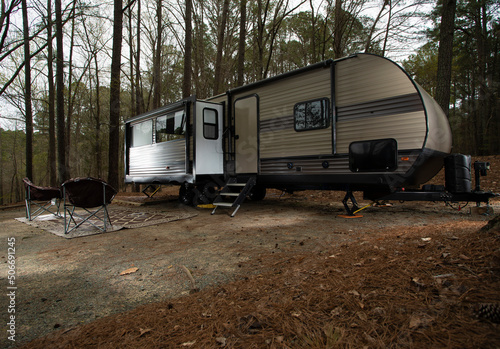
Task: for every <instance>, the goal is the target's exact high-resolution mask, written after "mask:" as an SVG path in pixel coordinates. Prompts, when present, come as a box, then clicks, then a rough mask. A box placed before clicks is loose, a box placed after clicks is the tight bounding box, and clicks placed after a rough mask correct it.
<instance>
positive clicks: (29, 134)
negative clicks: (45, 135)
mask: <svg viewBox="0 0 500 349" xmlns="http://www.w3.org/2000/svg"><path fill="white" fill-rule="evenodd" d="M22 8H23V32H24V33H23V34H24V77H25V80H24V84H25V86H24V106H25V118H26V177H28V178H30V179H31V180H33V111H32V109H31V55H30V33H29V23H28V6H27V4H26V0H22Z"/></svg>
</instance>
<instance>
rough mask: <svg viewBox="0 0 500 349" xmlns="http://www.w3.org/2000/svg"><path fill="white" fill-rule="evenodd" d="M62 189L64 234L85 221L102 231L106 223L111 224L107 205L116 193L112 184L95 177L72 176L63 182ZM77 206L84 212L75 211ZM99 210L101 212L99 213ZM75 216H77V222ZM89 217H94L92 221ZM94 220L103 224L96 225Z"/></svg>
mask: <svg viewBox="0 0 500 349" xmlns="http://www.w3.org/2000/svg"><path fill="white" fill-rule="evenodd" d="M62 190H63V197H64V233H65V234H68V233H70V232H71V231H73V230H75V229H77V228H78V227H80V226H81V225H82V224H83V223H85V222H87V223H89V224H91V225H93V226H94V227H95V228H97V229H99V230H100V231H102V232H105V231H106V226H107V223H109V224H111V220H110V218H109V213H108V205H109V204H110V203H111V201H112V200H113V198H114V197H115V195H116V193H117V191H116V190H115V189H114V188H113V187H112V186H110V185H109V184H108V183H106V182H105V181H103V180H101V179H97V178H92V177H87V178H74V179H70V180H67V181H66V182H64V183H63V184H62ZM77 207H79V208H83V209H84V210H85V212H83V213H81V212H79V213H77V212H75V209H76V208H77ZM101 212H102V214H100V215H99V213H101ZM75 218H78V222H77V220H76V219H75ZM91 219H94V222H92V221H91ZM96 220H97V221H100V222H102V223H103V224H104V226H103V227H101V226H98V225H97V224H96V222H95V221H96ZM72 224H73V225H72Z"/></svg>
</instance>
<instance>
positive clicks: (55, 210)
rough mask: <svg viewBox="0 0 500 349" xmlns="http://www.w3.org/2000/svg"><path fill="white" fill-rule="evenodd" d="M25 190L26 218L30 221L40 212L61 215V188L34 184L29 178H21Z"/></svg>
mask: <svg viewBox="0 0 500 349" xmlns="http://www.w3.org/2000/svg"><path fill="white" fill-rule="evenodd" d="M23 182H24V189H25V192H26V197H25V203H26V218H28V220H30V221H32V220H33V219H35V218H36V217H38V216H40V215H41V214H42V213H44V212H45V213H49V214H53V215H54V216H56V217H61V213H60V209H59V207H60V205H61V198H62V195H61V190H60V189H59V188H54V187H40V186H37V185H34V184H33V183H32V182H31V181H30V180H29V178H23Z"/></svg>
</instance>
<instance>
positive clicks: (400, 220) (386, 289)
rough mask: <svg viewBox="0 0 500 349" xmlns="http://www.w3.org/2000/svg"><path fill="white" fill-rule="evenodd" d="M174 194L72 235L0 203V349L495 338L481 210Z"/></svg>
mask: <svg viewBox="0 0 500 349" xmlns="http://www.w3.org/2000/svg"><path fill="white" fill-rule="evenodd" d="M488 160H489V161H491V163H492V171H491V173H490V174H489V175H488V176H487V177H485V178H483V181H482V183H483V188H485V189H491V190H493V191H494V192H500V156H495V157H489V158H488ZM440 176H441V177H442V175H439V176H438V177H437V178H436V179H435V180H434V181H433V182H435V183H440V182H442V180H441V177H440ZM175 194H176V188H165V189H163V190H162V192H161V193H160V195H161V197H162V199H163V201H162V202H161V203H158V204H156V205H154V206H153V205H152V206H134V207H135V209H137V210H138V211H140V210H151V209H154V210H160V211H166V212H169V211H172V210H196V211H197V213H198V215H197V216H196V217H193V218H190V219H187V220H180V221H175V222H170V223H165V224H160V225H157V226H149V227H143V228H136V229H128V230H121V231H117V232H112V233H107V234H101V235H93V236H87V237H81V238H75V239H71V240H66V239H63V238H61V237H57V236H55V235H52V234H50V233H47V232H45V231H43V230H40V229H37V228H33V227H31V226H27V225H25V224H23V223H20V222H18V221H16V220H14V218H16V217H21V216H23V214H24V209H23V208H10V209H3V210H0V222H1V223H0V224H1V228H0V235H1V239H2V241H4V245H3V246H4V247H3V250H2V253H0V255H1V256H2V259H3V260H4V265H5V266H7V265H8V264H7V260H8V252H7V251H8V245H7V241H8V238H10V237H14V238H15V248H16V250H15V257H16V271H17V274H16V285H17V289H16V293H15V294H16V296H15V300H14V306H15V315H16V316H15V326H14V327H15V339H16V341H15V342H13V341H11V340H9V338H8V336H9V333H8V332H6V331H5V330H4V331H3V335H2V338H0V340H1V342H0V346H1V347H15V346H21V347H24V348H75V347H80V348H117V347H120V348H139V347H141V348H183V347H191V348H262V347H268V348H304V347H308V348H326V347H345V348H388V347H405V348H406V347H407V348H423V347H425V348H429V347H448V348H498V347H500V328H499V326H500V325H499V324H498V322H499V317H500V292H499V289H500V231H499V228H498V225H497V226H496V227H491V228H488V229H486V228H485V229H483V230H481V231H480V229H481V228H483V227H484V226H485V225H486V224H487V223H488V221H490V220H492V219H493V217H494V216H492V215H490V216H485V215H481V214H478V213H475V212H472V213H471V210H470V209H471V206H470V205H469V206H467V207H465V208H461V209H460V210H457V208H458V205H455V209H454V208H451V207H449V206H445V205H444V204H442V203H416V202H414V203H409V202H408V203H399V202H393V203H392V204H393V205H392V206H391V207H369V208H367V209H365V210H363V211H362V214H363V217H362V218H358V219H346V218H341V217H339V216H338V215H339V214H341V213H343V209H342V204H341V203H340V199H341V195H340V194H339V193H330V192H313V191H308V192H302V193H296V194H286V195H283V196H281V193H280V192H276V191H272V192H270V193H269V194H268V195H267V197H266V199H265V200H263V201H262V202H246V203H245V204H244V205H243V206H242V208H241V209H240V211H239V212H238V213H237V215H236V216H235V217H234V218H230V217H229V215H228V214H227V211H224V210H222V209H221V210H220V211H217V213H216V214H215V215H213V216H212V215H210V210H207V209H200V208H198V209H194V208H188V207H185V206H181V205H179V204H178V203H177V202H176V197H175ZM129 195H130V194H126V193H121V194H120V196H119V197H118V199H120V200H119V201H121V200H129V201H141V200H142V201H144V199H139V198H137V197H135V199H134V198H130V197H129V198H126V197H127V196H129ZM358 200H359V201H360V204H361V205H364V204H369V202H365V201H363V200H362V199H361V197H358ZM113 205H118V204H117V203H114V204H113ZM462 205H463V203H462ZM492 207H493V208H494V210H495V212H496V213H499V212H500V200H498V199H495V200H493V201H492ZM472 211H474V210H472ZM131 268H133V269H131ZM135 268H137V269H135ZM3 270H7V268H5V269H3ZM126 270H130V273H128V274H126V275H120V274H121V273H122V272H123V271H126ZM0 283H1V284H2V285H3V286H2V287H3V288H4V291H6V290H8V279H7V272H5V273H2V275H1V277H0ZM4 293H5V292H4ZM9 302H10V303H9ZM9 304H10V305H12V299H9V297H7V296H3V297H1V299H0V307H1V309H4V310H3V311H2V312H1V313H2V314H4V315H3V316H2V323H3V324H4V325H3V328H5V324H6V323H7V322H8V321H9V315H10V314H9V313H8V309H10V308H9ZM6 333H7V334H6Z"/></svg>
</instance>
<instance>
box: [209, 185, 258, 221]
mask: <svg viewBox="0 0 500 349" xmlns="http://www.w3.org/2000/svg"><path fill="white" fill-rule="evenodd" d="M255 183H256V178H255V176H252V177H249V178H248V179H247V180H246V182H238V179H237V178H236V177H231V178H229V180H228V181H227V183H226V184H225V185H224V187H223V188H222V190H221V191H220V192H219V195H217V197H216V198H215V200H214V202H213V205H214V206H215V208H214V210H213V211H212V214H215V211H216V210H217V208H218V207H227V208H234V211H233V213H231V217H234V215H235V214H236V212H238V210H239V209H240V206H241V204H242V203H243V201H245V199H246V197H247V195H248V194H250V192H251V190H252V189H253V187H254V186H255ZM231 198H234V200H232V201H231ZM227 200H229V201H227Z"/></svg>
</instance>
